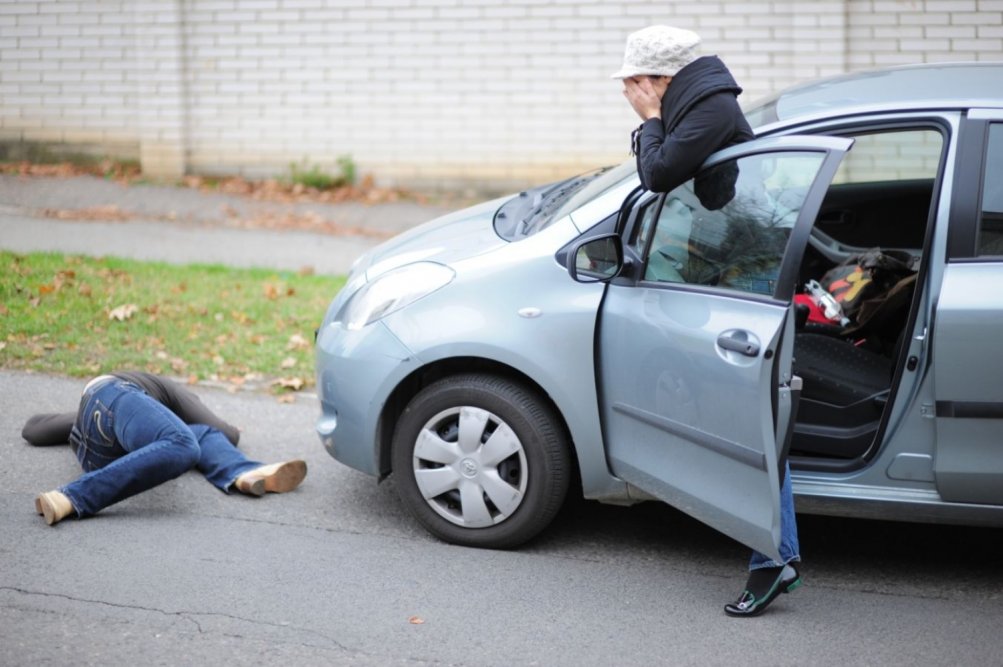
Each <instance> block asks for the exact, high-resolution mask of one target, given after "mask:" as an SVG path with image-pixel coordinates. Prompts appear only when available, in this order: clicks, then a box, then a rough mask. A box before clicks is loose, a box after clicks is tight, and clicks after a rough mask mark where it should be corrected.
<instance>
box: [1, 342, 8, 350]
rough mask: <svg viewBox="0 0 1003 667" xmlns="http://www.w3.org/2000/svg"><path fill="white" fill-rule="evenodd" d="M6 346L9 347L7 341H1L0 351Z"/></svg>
mask: <svg viewBox="0 0 1003 667" xmlns="http://www.w3.org/2000/svg"><path fill="white" fill-rule="evenodd" d="M5 347H7V343H4V342H3V341H0V352H2V351H3V349H4V348H5Z"/></svg>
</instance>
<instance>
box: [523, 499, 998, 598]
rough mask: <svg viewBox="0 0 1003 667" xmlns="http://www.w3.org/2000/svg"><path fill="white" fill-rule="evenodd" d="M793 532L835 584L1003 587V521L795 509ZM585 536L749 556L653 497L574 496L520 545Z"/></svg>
mask: <svg viewBox="0 0 1003 667" xmlns="http://www.w3.org/2000/svg"><path fill="white" fill-rule="evenodd" d="M798 532H799V539H800V542H801V554H802V557H803V558H804V561H805V568H806V570H807V571H808V572H810V573H811V575H812V577H813V578H822V579H824V580H826V581H829V582H830V583H832V584H833V585H837V586H838V585H842V584H843V583H847V582H851V581H853V580H854V579H857V578H866V579H870V580H877V581H879V582H881V585H880V586H879V588H885V587H887V588H889V589H894V588H895V587H897V586H901V585H906V584H909V585H914V584H916V583H917V582H919V581H927V580H929V581H935V582H937V586H940V587H951V586H954V587H956V589H957V590H959V591H965V590H969V591H979V592H981V593H990V594H991V593H992V591H993V590H995V591H999V590H1001V589H1003V568H1000V562H1001V560H1000V559H1001V556H1000V548H999V545H1000V544H1003V529H999V528H981V527H969V526H949V525H935V524H920V523H902V522H891V521H875V520H867V519H844V518H835V517H826V516H814V515H799V516H798ZM583 543H584V544H594V545H596V546H600V545H601V547H602V550H603V552H604V553H605V554H607V556H608V555H610V554H612V557H613V558H616V557H617V554H618V553H620V554H622V555H623V557H625V558H631V557H634V558H636V557H637V556H638V554H639V553H640V554H650V555H654V554H662V555H663V557H665V558H666V559H673V560H677V559H682V560H684V561H688V560H690V559H692V560H693V562H695V563H706V564H708V565H713V566H714V567H718V566H720V567H725V568H730V567H734V564H735V562H736V559H737V560H738V561H739V562H742V563H744V562H745V560H746V559H747V558H748V549H747V548H746V547H744V546H743V545H741V544H738V543H736V542H734V541H733V540H731V539H730V538H727V537H725V536H724V535H722V534H720V533H718V532H717V531H715V530H712V529H711V528H708V527H707V526H705V525H704V524H702V523H700V522H699V521H696V520H695V519H692V518H690V517H689V516H687V515H685V514H683V513H682V512H679V511H677V510H675V509H673V508H671V507H669V506H668V505H665V504H663V503H657V502H647V503H642V504H639V505H635V506H633V507H617V506H611V505H603V504H600V503H597V502H591V501H577V502H575V501H573V502H571V503H569V505H568V507H566V508H565V510H564V511H563V512H562V514H561V515H560V516H559V517H558V519H557V520H556V521H555V522H554V524H553V525H552V526H551V527H550V528H549V529H547V530H546V531H545V532H544V533H543V534H542V535H541V536H540V537H538V538H537V539H536V540H534V541H533V542H532V543H531V544H530V545H527V547H525V548H527V549H531V550H533V551H539V552H560V551H565V550H571V549H576V548H580V547H581V545H582V544H583ZM841 582H842V583H841Z"/></svg>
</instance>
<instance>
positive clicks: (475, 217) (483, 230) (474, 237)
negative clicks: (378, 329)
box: [357, 197, 510, 280]
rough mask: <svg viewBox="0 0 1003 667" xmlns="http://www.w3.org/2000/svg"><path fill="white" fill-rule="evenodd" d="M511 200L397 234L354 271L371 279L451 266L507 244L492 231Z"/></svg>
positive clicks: (374, 249) (504, 199)
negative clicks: (422, 265)
mask: <svg viewBox="0 0 1003 667" xmlns="http://www.w3.org/2000/svg"><path fill="white" fill-rule="evenodd" d="M507 199H510V197H501V198H498V199H493V200H491V201H487V202H484V203H482V204H477V205H476V206H471V207H470V208H465V209H463V210H461V211H455V212H453V213H449V214H447V215H444V216H442V217H440V218H436V219H435V220H432V221H430V222H426V223H425V224H423V225H419V226H418V227H415V228H413V229H410V230H408V231H406V232H404V233H403V234H399V235H398V236H395V237H394V238H392V239H390V240H389V241H387V242H385V243H383V244H381V245H379V246H377V247H376V248H373V250H371V251H370V252H369V253H368V254H367V255H365V256H364V257H363V258H362V260H361V261H360V265H359V266H358V267H357V270H364V271H365V272H366V278H367V279H368V280H372V279H373V278H375V277H376V276H378V275H380V274H383V273H386V272H387V271H390V270H391V269H395V268H397V267H399V266H404V265H405V264H411V263H413V262H422V261H432V262H439V263H441V264H450V263H451V262H455V261H457V260H460V259H467V258H469V257H474V256H477V255H480V254H483V253H486V252H491V251H492V250H494V249H495V248H498V247H501V246H504V245H505V244H506V243H507V242H506V241H505V240H504V239H502V238H501V237H499V236H498V234H496V233H495V230H494V215H495V212H496V211H497V210H498V208H499V207H500V206H501V205H502V204H503V203H504V202H505V201H506V200H507Z"/></svg>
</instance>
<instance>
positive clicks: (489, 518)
mask: <svg viewBox="0 0 1003 667" xmlns="http://www.w3.org/2000/svg"><path fill="white" fill-rule="evenodd" d="M461 428H462V429H463V431H464V432H463V437H462V439H461ZM464 445H465V447H464ZM392 463H393V471H394V478H395V479H396V482H397V489H398V493H399V494H400V497H401V500H402V501H403V502H404V504H405V505H406V506H407V508H408V509H409V510H410V512H411V513H412V514H413V515H414V517H415V518H416V519H417V520H418V522H419V523H421V525H422V526H424V527H425V529H426V530H428V531H429V532H430V533H432V534H433V535H435V536H436V537H438V538H440V539H442V540H445V541H446V542H450V543H452V544H460V545H463V546H468V547H480V548H488V549H510V548H513V547H516V546H519V545H520V544H523V543H525V542H527V541H528V540H530V539H532V538H533V537H535V536H536V535H537V534H539V533H540V531H542V530H543V529H544V528H546V527H547V526H548V525H549V524H550V522H551V521H552V520H553V518H554V516H556V515H557V513H558V511H559V510H560V509H561V505H562V504H563V503H564V498H565V496H566V495H567V492H568V486H569V480H570V479H571V473H572V469H571V457H570V454H569V450H568V442H567V437H566V436H565V434H564V428H563V426H562V424H561V423H560V421H559V420H558V418H557V415H556V414H555V412H554V410H553V408H551V407H550V406H549V405H548V404H546V403H545V402H544V401H543V400H542V399H541V398H540V397H539V396H538V395H537V394H536V393H535V392H533V391H531V390H529V389H528V388H527V387H525V386H524V385H522V384H520V383H518V382H513V381H511V380H508V379H505V378H501V377H496V376H491V375H458V376H453V377H448V378H445V379H443V380H439V381H437V382H435V383H434V384H431V385H429V386H428V387H425V388H424V389H423V390H421V391H420V392H419V393H418V394H417V395H416V396H415V397H414V398H413V399H412V400H411V402H410V403H408V405H407V407H406V408H405V409H404V413H403V414H402V415H401V418H400V419H399V420H398V422H397V427H396V429H395V430H394V436H393V461H392Z"/></svg>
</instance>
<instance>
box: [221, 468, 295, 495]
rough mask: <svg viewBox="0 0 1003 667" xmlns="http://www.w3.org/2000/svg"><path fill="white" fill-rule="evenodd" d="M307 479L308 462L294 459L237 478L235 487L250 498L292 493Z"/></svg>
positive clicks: (250, 471)
mask: <svg viewBox="0 0 1003 667" xmlns="http://www.w3.org/2000/svg"><path fill="white" fill-rule="evenodd" d="M304 477H306V461H301V460H299V459H294V460H292V461H283V462H282V463H273V464H271V465H267V466H261V467H260V468H255V469H254V470H249V471H247V472H245V473H244V474H243V475H241V476H240V477H238V478H237V481H236V482H234V486H236V487H237V490H238V491H240V492H241V493H246V494H247V495H249V496H263V495H265V494H266V493H285V492H286V491H292V490H293V489H295V488H296V487H297V486H299V485H300V483H301V482H302V481H303V478H304Z"/></svg>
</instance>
